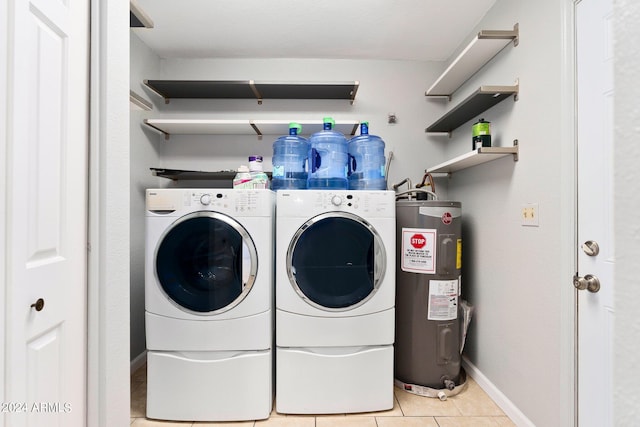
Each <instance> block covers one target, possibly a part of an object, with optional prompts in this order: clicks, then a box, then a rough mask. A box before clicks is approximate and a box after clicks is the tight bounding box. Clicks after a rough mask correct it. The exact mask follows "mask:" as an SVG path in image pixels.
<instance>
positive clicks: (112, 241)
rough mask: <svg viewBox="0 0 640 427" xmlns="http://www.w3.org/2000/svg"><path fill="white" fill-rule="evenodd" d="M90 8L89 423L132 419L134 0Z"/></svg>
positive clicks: (94, 0) (122, 422) (95, 4)
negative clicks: (131, 7)
mask: <svg viewBox="0 0 640 427" xmlns="http://www.w3.org/2000/svg"><path fill="white" fill-rule="evenodd" d="M90 7H91V18H90V20H91V22H90V28H91V30H90V31H91V35H90V40H89V41H88V42H89V43H90V55H91V74H90V80H91V88H90V91H91V100H90V130H89V132H90V135H89V206H88V217H89V218H88V222H89V229H88V232H89V242H88V248H89V252H88V264H89V265H88V284H87V286H88V289H87V299H88V300H87V310H88V312H87V314H88V316H87V317H88V318H87V322H88V325H87V334H88V339H87V347H88V348H87V353H88V354H87V425H88V426H115V425H129V424H130V418H131V406H130V393H129V387H130V385H129V382H130V381H129V373H130V358H131V357H130V353H129V282H130V277H129V247H130V243H129V228H130V212H129V199H130V194H129V193H130V191H129V186H130V180H129V168H130V166H129V105H128V99H129V93H128V92H129V31H130V30H129V19H128V15H129V2H128V1H126V0H117V1H109V2H105V1H100V0H90Z"/></svg>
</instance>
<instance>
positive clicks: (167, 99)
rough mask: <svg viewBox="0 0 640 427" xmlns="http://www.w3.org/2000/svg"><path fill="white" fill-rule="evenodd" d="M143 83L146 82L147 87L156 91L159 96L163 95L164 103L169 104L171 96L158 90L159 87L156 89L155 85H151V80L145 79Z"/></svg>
mask: <svg viewBox="0 0 640 427" xmlns="http://www.w3.org/2000/svg"><path fill="white" fill-rule="evenodd" d="M142 83H144V85H145V86H146V87H148V88H149V90H151V92H153V93H155V94H156V95H158V96H159V97H161V98H162V99H164V103H165V104H168V103H169V98H168V97H167V96H166V95H165V94H164V93H162V92H160V91H158V89H156V88H155V87H153V86H151V85H150V84H149V80H143V81H142Z"/></svg>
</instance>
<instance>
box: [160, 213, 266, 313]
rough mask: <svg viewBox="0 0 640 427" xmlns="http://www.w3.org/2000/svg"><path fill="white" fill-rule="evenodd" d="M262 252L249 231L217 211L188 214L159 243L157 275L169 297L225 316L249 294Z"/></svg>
mask: <svg viewBox="0 0 640 427" xmlns="http://www.w3.org/2000/svg"><path fill="white" fill-rule="evenodd" d="M257 264H258V260H257V252H256V248H255V246H254V244H253V241H252V240H251V237H250V236H249V234H248V233H247V231H246V230H245V229H244V228H243V227H242V226H241V225H240V224H239V223H238V222H236V221H235V220H234V219H232V218H230V217H228V216H226V215H222V214H219V213H216V212H196V213H193V214H189V215H186V216H184V217H182V218H181V219H179V220H178V221H176V223H174V225H173V226H172V227H171V228H170V229H169V230H167V232H166V233H165V234H164V235H163V236H162V238H161V239H160V244H159V245H158V248H157V251H156V275H157V278H158V281H159V282H160V285H161V286H162V289H164V291H165V292H166V294H167V296H168V297H169V298H170V299H171V300H173V301H174V302H175V303H176V304H178V305H179V306H180V307H182V308H185V309H187V310H191V311H194V312H200V313H212V312H216V313H217V312H223V311H226V310H229V309H231V308H233V307H235V306H236V305H237V304H238V303H240V302H241V301H242V300H243V299H244V297H246V296H247V294H248V293H249V291H250V290H251V287H252V286H253V283H254V281H255V278H256V272H257Z"/></svg>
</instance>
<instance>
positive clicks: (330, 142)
mask: <svg viewBox="0 0 640 427" xmlns="http://www.w3.org/2000/svg"><path fill="white" fill-rule="evenodd" d="M323 122H324V123H323V130H322V131H320V132H316V133H314V134H313V135H311V138H309V179H308V181H307V187H308V188H315V189H327V188H331V189H342V190H346V189H347V188H348V182H347V161H348V159H349V153H348V147H347V146H348V141H347V138H345V137H344V135H343V134H342V133H341V132H337V131H334V130H332V129H333V125H334V124H335V122H334V121H333V119H332V118H330V117H326V118H325V119H324V121H323Z"/></svg>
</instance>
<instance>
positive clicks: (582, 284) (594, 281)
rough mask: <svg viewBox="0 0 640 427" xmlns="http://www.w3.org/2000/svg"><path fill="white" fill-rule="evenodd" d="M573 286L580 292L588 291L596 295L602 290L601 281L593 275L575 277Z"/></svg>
mask: <svg viewBox="0 0 640 427" xmlns="http://www.w3.org/2000/svg"><path fill="white" fill-rule="evenodd" d="M573 286H575V287H576V289H578V290H580V291H583V290H585V289H586V290H588V291H589V292H592V293H596V292H598V291H599V290H600V280H599V279H598V278H597V277H596V276H594V275H593V274H586V275H585V276H584V277H580V276H575V277H574V278H573Z"/></svg>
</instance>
